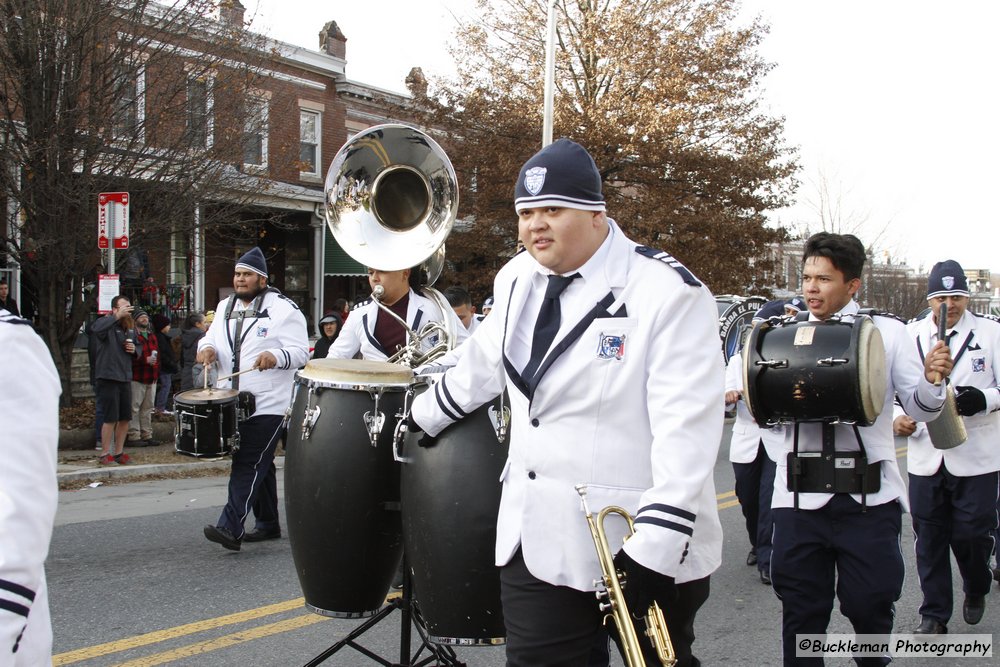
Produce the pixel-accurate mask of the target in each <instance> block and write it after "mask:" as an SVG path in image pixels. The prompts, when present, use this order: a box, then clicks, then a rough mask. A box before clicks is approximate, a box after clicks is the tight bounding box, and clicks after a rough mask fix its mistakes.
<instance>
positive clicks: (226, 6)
mask: <svg viewBox="0 0 1000 667" xmlns="http://www.w3.org/2000/svg"><path fill="white" fill-rule="evenodd" d="M246 11H247V10H246V7H244V6H243V4H242V3H241V2H240V0H222V1H221V2H220V3H219V20H220V21H222V23H223V24H224V25H228V26H232V27H234V28H238V29H243V27H244V26H243V16H244V14H245V13H246Z"/></svg>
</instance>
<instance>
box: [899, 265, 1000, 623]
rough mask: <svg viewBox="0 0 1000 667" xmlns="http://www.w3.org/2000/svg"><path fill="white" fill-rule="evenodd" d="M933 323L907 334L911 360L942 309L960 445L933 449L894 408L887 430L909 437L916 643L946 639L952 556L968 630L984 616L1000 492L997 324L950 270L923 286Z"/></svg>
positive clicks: (934, 331)
mask: <svg viewBox="0 0 1000 667" xmlns="http://www.w3.org/2000/svg"><path fill="white" fill-rule="evenodd" d="M927 302H928V304H929V305H930V307H931V314H930V315H928V316H927V317H925V318H924V319H922V320H916V321H914V322H911V323H910V324H909V325H907V333H908V334H909V335H910V337H912V338H913V339H914V340H916V343H917V345H916V347H917V353H918V354H921V355H923V354H925V353H926V351H927V350H929V349H930V348H931V347H932V346H933V345H934V344H935V343H937V340H938V320H937V317H938V309H939V308H940V306H941V304H942V303H947V304H948V319H947V322H946V330H947V342H948V346H949V347H950V348H951V354H952V357H953V358H954V363H955V367H954V369H953V370H952V372H951V378H950V381H951V383H952V385H953V386H954V387H955V389H956V391H957V393H958V397H957V400H956V404H957V407H958V414H959V415H962V416H961V417H960V419H962V420H963V421H964V422H965V430H966V432H967V433H968V436H969V437H968V440H967V441H966V442H964V443H963V444H961V445H959V446H958V447H955V448H953V449H936V448H935V447H934V445H933V444H932V443H931V439H930V435H929V434H928V432H927V427H926V426H925V425H924V424H922V423H919V422H915V421H914V420H913V419H911V418H910V417H909V416H907V415H906V414H905V413H904V412H903V409H902V408H901V407H899V406H897V408H896V413H895V415H896V418H895V420H894V422H893V427H894V429H895V432H896V434H897V435H908V436H909V441H908V444H909V446H908V448H907V472H908V473H909V482H910V484H909V495H910V511H911V513H912V515H913V534H914V537H915V538H916V542H915V550H916V554H917V574H918V575H919V576H920V589H921V591H922V592H923V596H924V599H923V603H922V604H921V605H920V625H919V626H917V628H916V629H915V630H914V632H915V633H917V634H942V633H945V632H947V631H948V629H947V623H948V621H949V619H950V618H951V614H952V608H953V601H952V586H951V579H952V576H951V554H954V555H955V560H956V562H957V563H958V569H959V571H960V572H961V574H962V582H963V588H964V592H965V601H964V603H963V606H962V612H963V617H964V620H965V622H966V623H968V624H970V625H975V624H977V623H979V621H980V620H981V619H982V617H983V612H984V611H985V606H986V594H987V593H988V592H989V590H990V586H991V585H992V583H993V578H992V573H991V571H990V554H991V553H992V551H993V546H994V545H993V534H992V531H995V530H996V527H997V509H996V506H997V485H998V483H1000V472H998V471H1000V412H997V410H998V409H1000V388H998V387H997V384H998V380H1000V323H997V322H996V321H995V320H992V319H989V318H987V317H981V316H977V315H975V314H973V313H971V312H969V310H968V305H969V288H968V282H967V279H966V277H965V271H963V270H962V267H961V266H960V265H959V263H958V262H956V261H954V260H947V261H944V262H938V263H937V264H935V265H934V268H933V269H931V273H930V276H929V279H928V290H927Z"/></svg>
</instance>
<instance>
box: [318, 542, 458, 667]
mask: <svg viewBox="0 0 1000 667" xmlns="http://www.w3.org/2000/svg"><path fill="white" fill-rule="evenodd" d="M412 590H413V580H412V578H411V577H410V568H409V563H408V562H407V560H406V552H403V592H402V595H400V596H399V597H397V598H393V599H392V600H389V601H388V602H387V603H386V605H385V606H384V607H382V609H380V610H379V611H378V613H376V614H375V615H374V616H372V617H371V618H369V619H368V620H366V621H365V622H364V623H362V624H361V625H359V626H358V627H357V628H355V629H354V630H352V631H351V633H350V634H348V635H347V636H346V637H344V638H343V639H341V640H340V641H339V642H337V643H336V644H334V645H333V646H331V647H330V648H328V649H326V650H325V651H323V652H322V653H320V654H319V655H317V656H316V657H315V658H313V659H312V660H310V661H309V662H307V663H306V664H305V666H304V667H314V666H315V665H318V664H320V663H322V662H324V661H325V660H326V659H327V658H329V657H330V656H331V655H333V654H334V653H337V652H338V651H340V649H342V648H345V647H349V648H353V649H354V650H355V651H358V652H359V653H362V654H364V655H366V656H368V657H369V658H371V659H372V660H374V661H375V662H377V663H378V664H380V665H384V666H385V667H424V666H425V665H444V666H447V667H465V663H464V662H461V661H460V660H459V659H458V656H457V655H456V654H455V651H454V650H453V649H452V648H451V647H450V646H440V645H438V644H434V643H432V642H431V641H430V640H429V639H428V638H427V628H426V627H425V625H424V619H423V618H422V617H421V616H420V612H419V611H418V610H417V607H416V605H415V604H414V600H413V597H412V595H411V591H412ZM396 609H399V615H400V619H399V621H400V623H399V662H390V661H388V660H386V659H385V658H383V657H382V656H379V655H376V654H375V653H373V652H372V651H370V650H369V649H367V648H365V647H364V646H362V645H361V644H358V643H357V642H355V641H354V640H355V639H357V638H358V637H360V636H361V635H363V634H365V633H366V632H368V631H369V630H370V629H372V628H373V627H375V626H376V625H378V624H379V623H381V622H382V621H384V620H385V619H386V618H388V617H389V615H390V614H392V612H393V611H395V610H396ZM411 622H412V623H413V624H414V625H416V627H417V633H418V634H419V635H420V645H419V646H418V647H417V652H416V653H414V654H413V655H412V656H411V655H410V634H411V632H410V630H411V628H410V623H411ZM425 649H426V650H427V652H428V655H427V656H426V657H421V656H422V654H423V653H424V650H425Z"/></svg>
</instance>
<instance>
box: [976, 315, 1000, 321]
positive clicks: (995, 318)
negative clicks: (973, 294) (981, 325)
mask: <svg viewBox="0 0 1000 667" xmlns="http://www.w3.org/2000/svg"><path fill="white" fill-rule="evenodd" d="M973 315H975V316H976V317H981V318H983V319H984V320H993V321H994V322H998V323H1000V317H997V316H996V315H994V314H993V313H973Z"/></svg>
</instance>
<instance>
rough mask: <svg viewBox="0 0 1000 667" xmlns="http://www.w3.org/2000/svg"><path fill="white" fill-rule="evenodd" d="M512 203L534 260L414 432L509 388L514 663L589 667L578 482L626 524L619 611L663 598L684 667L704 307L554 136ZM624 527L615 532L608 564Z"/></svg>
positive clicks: (700, 571) (708, 535)
mask: <svg viewBox="0 0 1000 667" xmlns="http://www.w3.org/2000/svg"><path fill="white" fill-rule="evenodd" d="M515 206H516V209H517V212H518V217H519V224H518V231H519V235H520V240H521V241H522V242H523V243H524V245H525V247H526V248H527V252H523V253H521V254H519V255H517V256H516V257H515V258H514V259H512V260H511V261H510V262H508V263H507V265H506V266H504V267H503V268H502V269H501V270H500V272H499V273H498V275H497V277H496V280H495V283H494V295H495V299H496V303H495V305H494V308H493V312H492V314H491V315H490V316H489V317H487V318H485V319H484V320H483V323H482V325H481V326H480V327H479V329H478V330H477V331H476V335H474V336H472V337H471V338H470V339H469V341H468V342H467V343H465V345H464V347H463V354H462V355H461V358H460V360H459V361H458V364H457V365H456V366H455V367H454V368H452V369H450V370H449V371H448V372H447V373H446V374H445V375H444V376H443V379H442V380H441V381H440V382H438V383H437V384H436V385H434V387H433V390H431V391H427V392H424V393H423V394H421V395H420V396H418V397H417V399H416V401H415V404H414V407H413V411H412V414H411V427H412V428H416V429H418V430H420V429H421V428H422V430H424V431H425V434H424V436H423V437H422V438H421V442H422V444H424V445H425V446H426V445H433V436H434V435H436V434H438V433H440V432H441V431H442V430H443V429H444V428H445V427H446V426H447V425H448V424H450V423H452V422H455V421H457V420H459V419H461V418H462V417H463V416H464V415H466V414H468V413H470V412H471V411H472V410H474V409H475V408H476V407H478V406H479V405H481V404H483V403H484V402H485V401H487V400H489V399H491V398H492V397H494V396H496V395H497V394H498V393H500V391H501V389H503V387H504V385H505V384H506V387H507V391H508V393H509V395H510V401H511V412H512V419H511V440H510V453H509V458H508V461H507V464H506V466H505V468H504V470H503V473H502V475H501V481H502V483H503V491H502V499H501V504H500V512H499V517H498V520H497V542H496V563H497V565H499V566H501V568H502V569H501V599H502V602H503V611H504V619H505V623H506V629H507V664H508V665H512V666H515V667H516V666H518V665H579V664H587V660H588V655H589V653H590V651H591V649H592V647H593V646H594V645H595V643H596V642H597V640H598V637H599V633H600V632H601V627H602V626H601V619H602V616H603V614H602V613H601V612H600V611H599V610H598V607H597V603H596V601H595V599H594V594H593V591H594V584H593V581H594V579H595V578H599V577H600V576H601V570H600V566H599V563H598V559H597V553H596V550H595V547H594V544H593V541H592V539H591V536H590V533H589V530H588V528H587V523H586V520H585V518H584V515H583V512H582V511H581V502H580V497H579V495H578V493H577V491H576V489H575V487H576V485H587V497H588V503H589V505H590V506H591V507H592V508H593V510H594V512H595V514H596V512H597V510H599V509H600V508H602V507H605V506H607V505H612V504H613V505H619V506H621V507H624V508H625V509H627V510H628V511H629V512H630V513H632V514H633V515H636V517H637V518H636V534H635V535H634V536H633V537H632V538H630V539H629V541H628V543H627V544H626V546H625V547H624V548H623V549H620V550H619V551H618V554H617V556H616V560H615V562H616V565H617V567H618V569H621V570H623V571H624V572H625V575H626V578H627V581H628V584H627V586H626V589H625V596H626V601H627V603H628V605H629V607H630V609H632V610H634V612H633V613H635V614H640V615H641V614H642V613H644V612H643V610H645V608H646V607H647V606H648V604H649V602H650V601H651V600H653V599H656V600H659V601H660V603H661V606H663V607H664V609H665V612H666V615H667V625H668V627H669V628H670V633H671V636H672V638H673V643H674V648H675V649H676V651H677V654H678V657H679V659H680V662H679V664H680V665H689V664H691V663H692V659H693V656H692V651H691V645H692V642H693V639H694V617H695V613H696V612H697V610H698V608H699V607H700V606H701V605H702V604H703V603H704V601H705V600H706V599H707V597H708V589H709V584H708V577H709V575H710V574H711V573H712V572H713V571H714V570H715V569H716V568H717V567H718V565H719V563H720V561H721V548H722V531H721V527H720V524H719V517H718V510H717V501H716V498H715V488H714V485H713V481H712V470H713V467H714V464H715V460H716V455H717V453H718V447H719V440H720V438H721V429H722V419H723V415H722V412H723V403H722V400H721V399H722V396H723V390H722V387H723V383H722V381H723V367H722V358H721V355H720V354H719V347H718V342H717V341H718V331H717V324H716V321H717V317H718V314H717V310H716V307H715V303H714V300H713V298H712V295H711V294H710V293H709V291H708V290H707V289H706V288H705V287H704V286H703V285H702V284H701V283H700V282H698V280H697V279H696V278H695V277H694V276H693V275H692V274H691V273H690V272H689V271H688V270H687V269H686V268H684V267H683V266H682V265H681V264H680V263H679V262H678V261H677V260H675V259H674V258H673V257H671V256H670V255H668V254H667V253H663V252H659V251H656V250H653V249H651V248H646V247H643V246H638V245H636V244H635V243H634V242H632V241H630V240H629V239H628V238H627V237H626V236H625V234H624V233H623V232H622V230H621V229H620V228H619V227H618V225H617V224H615V223H614V222H613V221H611V220H610V219H609V218H608V217H607V215H606V214H605V212H604V210H605V204H604V197H603V194H602V192H601V176H600V173H599V172H598V170H597V167H596V165H595V163H594V161H593V159H592V158H591V157H590V155H589V154H588V153H587V152H586V151H585V150H584V149H583V147H581V146H580V145H578V144H576V143H573V142H571V141H568V140H565V139H561V140H559V141H557V142H555V143H553V144H550V145H549V146H547V147H546V148H544V149H542V150H541V151H540V152H539V153H537V154H536V155H535V156H534V157H532V158H531V159H530V160H529V161H528V162H527V163H526V164H525V165H524V167H522V169H521V173H520V175H519V176H518V180H517V184H516V188H515ZM559 289H562V290H563V291H562V293H561V295H560V294H559V293H558V292H557V290H559ZM623 524H624V522H621V521H614V520H612V521H609V522H608V525H607V528H608V531H609V542H610V544H611V545H612V549H616V548H618V545H620V544H621V538H622V536H623V534H624V525H623ZM647 660H649V658H648V657H647Z"/></svg>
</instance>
